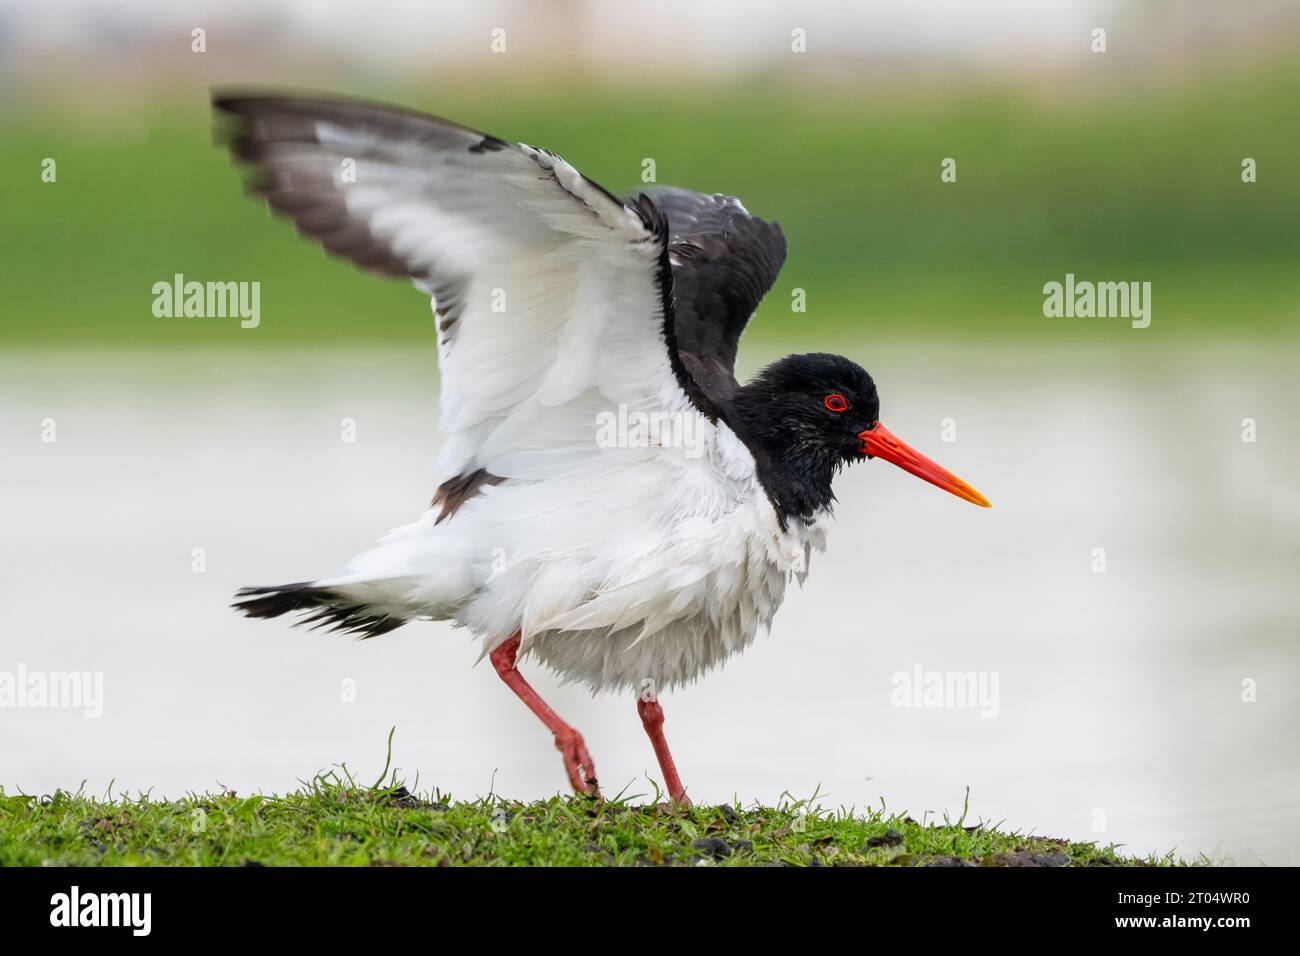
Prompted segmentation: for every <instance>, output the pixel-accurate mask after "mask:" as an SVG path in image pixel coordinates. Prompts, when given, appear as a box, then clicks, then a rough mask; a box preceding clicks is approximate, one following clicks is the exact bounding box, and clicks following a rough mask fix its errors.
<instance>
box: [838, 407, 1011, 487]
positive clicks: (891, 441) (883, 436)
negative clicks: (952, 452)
mask: <svg viewBox="0 0 1300 956" xmlns="http://www.w3.org/2000/svg"><path fill="white" fill-rule="evenodd" d="M858 437H859V438H861V439H862V453H863V454H864V455H866V456H867V457H868V458H883V459H885V461H887V462H891V463H892V464H895V465H897V466H898V467H899V468H902V469H903V471H907V472H911V473H912V474H913V475H916V477H918V478H920V479H922V480H924V481H928V482H929V483H930V484H932V485H934V486H935V487H937V488H942V489H943V490H944V491H948V492H951V493H952V494H954V495H956V496H957V497H958V498H965V499H966V500H967V501H969V502H971V503H972V504H977V505H979V506H980V507H981V508H991V507H993V506H992V505H990V504H989V501H988V499H987V498H985V497H984V496H983V495H982V494H980V493H979V492H978V491H976V490H975V489H974V488H972V487H971V486H970V485H968V484H966V482H964V481H962V480H961V479H960V478H958V477H957V476H956V475H954V474H953V473H952V472H951V471H948V470H947V469H946V468H943V467H941V466H939V465H937V464H935V463H934V462H932V461H931V460H930V459H929V458H926V457H925V456H924V455H922V454H921V453H920V452H919V451H917V450H916V449H915V448H912V447H911V446H910V445H908V444H907V443H906V442H902V441H899V440H898V439H897V438H895V437H894V435H893V434H892V433H891V432H890V431H889V429H888V428H886V427H885V426H884V425H882V424H880V422H876V424H875V425H873V426H872V427H870V428H868V429H867V430H866V431H864V432H859V433H858Z"/></svg>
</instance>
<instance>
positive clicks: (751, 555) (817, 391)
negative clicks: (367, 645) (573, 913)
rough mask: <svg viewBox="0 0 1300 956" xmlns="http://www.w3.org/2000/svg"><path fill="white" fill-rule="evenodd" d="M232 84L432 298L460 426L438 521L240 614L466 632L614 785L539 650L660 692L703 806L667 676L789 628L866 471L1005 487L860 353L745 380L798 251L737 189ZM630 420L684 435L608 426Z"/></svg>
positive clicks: (246, 591) (266, 149) (251, 142)
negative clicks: (938, 443)
mask: <svg viewBox="0 0 1300 956" xmlns="http://www.w3.org/2000/svg"><path fill="white" fill-rule="evenodd" d="M213 102H214V106H215V108H216V110H217V111H218V119H219V129H220V130H221V131H222V132H223V134H224V136H225V138H226V141H227V142H228V144H229V146H230V149H231V150H232V152H233V154H234V156H235V158H236V160H237V161H238V162H240V163H242V164H245V165H246V167H247V168H248V170H249V172H248V178H247V184H248V186H249V188H250V189H251V191H252V192H254V193H256V194H258V195H260V196H261V197H263V198H264V199H265V201H266V203H267V204H268V205H269V207H270V208H271V209H272V210H273V211H275V212H277V213H281V214H283V215H285V216H287V217H289V218H290V219H291V220H293V222H294V223H295V225H296V226H297V228H298V230H299V231H300V232H302V233H304V234H306V235H308V236H310V237H313V238H315V239H316V240H317V241H318V242H319V243H320V244H321V245H322V246H324V248H325V249H326V250H328V251H329V252H331V253H334V254H335V255H338V256H341V257H343V258H345V259H349V260H351V261H352V262H353V263H355V264H356V265H358V266H361V267H362V268H365V269H368V270H370V271H372V272H377V273H381V274H383V275H388V276H397V277H401V278H406V279H409V280H412V281H413V282H414V283H415V285H416V286H417V287H418V288H419V289H421V290H422V291H423V292H425V293H426V294H428V295H430V296H431V297H432V300H433V310H434V313H435V314H436V317H437V319H436V324H437V338H438V341H437V346H438V362H439V367H440V388H441V398H440V427H441V431H442V432H443V435H444V442H443V445H442V449H441V454H440V458H439V472H440V475H439V481H440V484H438V486H437V491H436V493H435V494H434V495H433V500H432V503H431V507H430V508H429V510H428V511H425V512H424V513H423V514H422V515H421V516H420V517H419V518H418V519H417V520H416V521H415V522H414V523H412V524H409V525H406V526H404V527H401V528H398V529H396V530H395V531H392V532H391V533H389V534H388V535H387V537H385V538H383V539H382V540H381V541H380V542H379V543H378V544H377V545H376V546H375V547H374V548H372V549H371V550H368V551H365V552H363V553H362V554H360V555H358V556H357V557H355V558H353V559H352V560H351V561H350V562H349V563H348V564H347V565H346V566H345V568H344V570H343V572H342V573H340V574H337V575H335V576H333V577H326V578H322V579H319V580H314V581H308V582H302V583H296V584H283V585H279V586H277V587H250V588H243V589H241V590H240V591H239V592H238V594H237V595H236V597H237V603H236V604H235V605H234V606H235V607H236V608H238V609H239V610H240V611H242V612H244V613H245V614H247V615H249V616H250V617H258V618H271V617H278V616H280V615H282V614H286V613H289V612H302V613H303V616H302V618H301V621H300V623H307V624H311V625H314V626H316V627H327V628H329V629H331V630H335V631H343V632H346V633H352V634H356V635H360V636H362V637H375V636H377V635H380V634H384V633H386V632H388V631H391V630H393V629H394V628H396V627H400V626H401V625H403V624H405V623H406V622H408V621H411V620H416V619H422V620H450V621H453V622H455V623H456V624H458V625H463V626H465V627H467V628H469V629H470V631H472V632H473V633H474V634H475V635H476V636H477V637H479V638H480V639H481V641H482V647H483V654H484V655H486V656H487V657H488V658H489V659H490V660H491V662H492V665H493V667H494V668H495V669H496V671H497V673H498V674H499V675H500V677H501V679H502V680H503V681H504V682H505V683H506V685H507V686H508V687H509V688H510V689H511V690H512V691H514V693H515V694H516V695H518V697H519V698H520V699H521V700H522V701H523V702H524V703H525V704H526V705H527V706H528V707H529V709H530V710H532V711H533V713H534V714H536V715H537V716H538V717H539V718H541V720H542V721H543V722H544V723H545V724H546V726H547V727H548V728H549V729H550V731H551V732H552V733H553V734H554V735H555V743H556V746H557V747H558V749H559V750H560V752H561V754H562V755H563V758H564V766H565V769H566V771H567V772H568V776H569V781H570V783H571V784H572V786H573V788H574V789H575V790H577V791H578V792H580V793H592V794H596V793H598V792H599V791H598V787H597V782H596V768H595V765H594V764H593V762H592V759H591V756H590V754H588V752H587V748H586V745H585V743H584V742H583V739H582V736H581V735H580V734H579V733H578V732H577V731H576V730H574V729H573V728H572V727H570V726H569V725H568V724H567V723H565V722H564V721H563V720H562V719H561V718H560V717H559V715H557V714H556V713H555V711H553V710H552V709H551V708H550V707H549V706H548V705H547V704H546V703H545V702H544V701H543V700H542V699H541V698H540V697H539V696H538V695H537V693H536V692H535V691H534V690H533V688H532V687H530V686H529V684H528V682H527V681H526V680H525V679H524V677H523V675H522V674H521V673H520V672H519V670H518V667H517V662H518V659H519V658H520V657H531V658H533V659H534V660H536V661H538V662H540V663H541V664H543V665H546V666H548V667H550V668H551V669H553V670H554V671H555V672H556V673H558V674H559V675H561V676H562V677H563V678H564V679H567V680H573V681H580V682H582V683H585V684H586V685H588V686H589V687H590V688H591V689H592V691H593V692H595V691H602V690H612V689H633V690H635V691H636V692H637V693H636V696H637V709H638V711H639V713H640V717H641V720H642V722H643V724H644V726H645V729H646V732H647V733H648V734H649V737H650V740H651V743H652V745H653V747H654V751H655V756H656V758H657V759H658V761H659V764H660V769H661V770H662V772H663V775H664V778H665V783H666V785H667V788H668V790H669V793H670V795H671V797H672V799H673V800H675V801H681V802H687V797H686V792H685V789H684V788H683V786H682V783H681V780H680V778H679V777H678V774H677V770H676V768H675V766H674V764H673V759H672V756H671V754H670V753H669V750H668V745H667V742H666V740H665V738H664V734H663V722H664V716H663V710H662V708H661V707H660V704H659V702H658V700H657V698H656V693H657V691H658V690H661V689H663V688H669V687H672V686H674V685H677V684H681V683H682V682H686V681H691V680H693V679H695V678H697V677H698V676H700V675H701V674H703V673H704V672H706V671H708V670H709V669H710V668H712V667H714V666H717V665H719V664H721V663H722V662H723V661H724V660H726V659H727V658H728V657H730V656H731V655H733V654H736V653H738V652H739V651H741V650H742V649H744V648H745V647H746V646H747V645H748V644H749V643H750V642H751V641H752V640H753V639H754V636H755V633H756V632H757V630H758V629H759V627H760V626H762V627H764V628H766V627H769V626H770V624H771V621H772V617H773V615H774V614H775V612H776V609H777V607H778V606H779V605H780V604H781V601H782V598H783V596H784V593H785V589H786V584H787V582H788V580H789V579H790V578H791V577H795V578H797V579H798V580H799V581H800V582H801V583H802V581H803V578H804V576H805V575H806V574H807V573H808V563H809V558H810V555H811V553H812V551H813V550H814V549H817V550H821V549H822V547H823V541H824V535H825V529H826V523H827V519H828V518H829V517H830V514H831V508H832V505H833V503H834V501H835V496H834V495H833V494H832V492H831V482H832V479H833V478H834V476H835V475H836V473H837V472H838V471H839V470H840V469H841V468H842V467H844V466H845V465H849V464H853V463H854V462H858V461H863V460H866V459H869V458H873V457H874V458H883V459H885V460H886V461H889V462H892V463H893V464H895V465H898V466H899V467H901V468H903V469H904V470H906V471H908V472H911V473H912V474H913V475H916V476H917V477H919V478H922V479H924V480H925V481H928V482H931V483H932V484H934V485H937V486H938V487H940V488H943V489H944V490H946V491H949V492H952V493H953V494H955V495H957V496H958V497H960V498H964V499H965V500H967V501H970V502H973V503H975V504H977V505H980V506H983V507H987V506H988V502H987V501H986V500H985V499H984V497H983V496H982V495H980V494H979V493H978V492H977V491H975V489H974V488H972V487H971V486H970V485H968V484H966V483H965V482H963V481H961V480H960V479H958V478H957V477H956V476H954V475H952V474H950V473H949V472H948V471H945V470H944V469H943V468H941V467H939V466H938V465H937V464H935V463H934V462H932V461H930V460H929V459H928V458H926V457H925V456H924V455H921V454H920V453H919V452H916V451H914V450H913V449H912V448H910V447H908V446H907V445H906V444H904V443H903V442H902V441H900V440H899V439H898V438H896V437H894V436H893V435H892V434H890V432H889V431H888V430H887V429H886V428H885V427H884V426H883V425H882V424H880V421H879V420H878V412H879V409H880V400H879V398H878V396H877V393H876V386H875V384H874V383H873V382H872V380H871V376H870V375H868V374H867V373H866V371H864V370H863V369H862V368H861V367H860V366H858V365H857V364H855V363H854V362H851V361H850V360H848V359H847V358H843V357H841V356H838V355H827V354H810V355H792V356H789V357H787V358H784V359H781V360H780V361H778V362H776V363H774V364H772V365H770V366H768V367H767V368H765V369H763V371H761V372H760V373H758V375H757V376H755V377H754V379H753V380H752V381H750V382H748V383H746V384H744V385H740V384H739V383H738V382H737V381H736V379H735V377H734V368H735V362H736V349H737V345H738V342H739V339H740V335H741V333H742V332H743V331H744V329H745V326H746V324H747V323H748V322H749V319H750V317H751V315H752V314H753V312H754V310H755V308H756V307H757V306H758V303H759V300H760V299H761V298H762V297H763V295H764V294H765V293H766V292H767V291H768V289H769V288H771V286H772V283H773V282H774V281H775V279H776V275H777V271H778V270H779V269H780V268H781V264H782V262H783V261H784V259H785V254H786V243H785V237H784V235H783V234H782V232H781V229H780V227H779V226H778V225H777V224H776V223H768V222H765V221H763V220H762V219H759V218H757V217H755V216H751V215H750V214H749V213H748V212H747V211H746V209H745V207H744V206H742V205H741V204H740V202H739V200H737V199H735V198H733V197H731V196H724V195H721V194H713V195H704V194H702V193H696V192H690V191H688V190H684V189H676V188H672V187H666V186H654V187H651V188H648V189H646V190H644V191H643V192H641V193H640V194H638V195H636V196H635V197H633V198H629V199H620V198H618V197H617V196H615V195H614V194H613V193H611V192H609V191H608V190H606V189H604V188H603V187H601V186H599V185H597V184H596V183H594V182H592V181H591V180H590V179H587V178H586V177H585V176H583V175H582V174H581V173H579V172H578V171H577V170H576V169H574V168H573V167H572V166H570V165H569V164H568V163H566V162H565V161H564V160H562V159H561V158H560V157H558V156H556V155H555V154H554V153H551V152H548V151H547V150H545V149H539V148H537V147H533V146H527V145H524V144H522V143H511V142H507V141H506V140H503V139H498V138H497V137H495V136H490V135H486V134H483V133H479V132H475V131H474V130H471V129H468V128H466V127H464V126H459V125H457V124H455V123H450V122H447V121H445V120H441V119H437V118H435V117H433V116H427V115H425V114H422V113H417V112H411V111H408V110H404V109H399V108H394V107H391V106H384V105H378V104H371V103H365V102H359V101H350V100H343V99H333V98H304V97H286V96H275V95H228V96H227V95H218V96H216V97H215V98H214V101H213ZM611 416H616V417H615V418H611ZM611 420H616V421H618V422H629V421H633V420H635V421H636V422H638V423H646V422H649V423H651V425H653V424H654V423H656V422H658V423H660V424H661V425H662V424H664V423H671V424H672V425H673V426H674V427H672V428H653V427H652V428H649V429H648V430H646V429H642V430H641V432H642V433H640V434H636V435H634V434H632V433H631V432H632V431H634V430H633V429H624V431H623V432H622V433H620V432H619V430H618V429H617V428H616V429H614V436H613V438H612V439H611V438H610V435H609V434H608V433H606V434H605V435H604V437H603V439H598V437H597V435H598V429H599V428H600V425H601V423H602V422H604V423H606V424H608V422H609V421H611ZM682 436H689V437H690V438H691V439H692V440H691V441H685V440H681V438H682Z"/></svg>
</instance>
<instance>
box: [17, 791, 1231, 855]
mask: <svg viewBox="0 0 1300 956" xmlns="http://www.w3.org/2000/svg"><path fill="white" fill-rule="evenodd" d="M1201 862H1205V861H1201ZM1180 864H1181V861H1179V860H1178V859H1177V858H1176V857H1174V855H1173V854H1172V853H1171V854H1168V855H1166V856H1163V857H1158V858H1157V857H1150V858H1145V859H1138V858H1132V857H1126V856H1124V855H1122V854H1121V853H1120V852H1119V850H1118V848H1117V847H1115V846H1113V845H1111V846H1098V845H1096V844H1093V843H1071V842H1068V841H1066V840H1058V839H1052V838H1049V837H1040V836H1029V835H1026V834H1022V833H1017V832H1008V831H1006V830H1003V829H1000V828H999V827H997V826H989V825H986V824H968V822H967V821H966V819H965V815H964V814H963V817H962V818H961V819H958V820H955V821H951V820H947V819H944V820H942V821H931V822H926V821H917V820H914V819H913V818H912V817H911V816H909V815H907V814H905V813H904V814H897V813H890V812H888V811H886V810H885V809H884V808H883V807H882V808H881V809H880V810H870V811H865V812H855V811H852V810H849V809H839V810H827V809H825V808H823V807H821V806H820V805H819V804H818V803H817V799H816V797H815V796H814V797H813V798H812V799H810V800H796V799H794V798H787V799H784V800H782V801H781V803H780V804H779V805H778V806H775V807H763V806H751V807H747V808H746V807H739V806H731V805H723V806H697V807H691V808H688V809H683V808H680V807H675V806H672V805H669V804H667V803H662V802H660V801H659V800H658V794H655V795H654V797H653V798H652V799H650V800H649V801H648V802H638V800H637V798H631V797H626V796H619V797H615V798H611V799H604V800H593V799H589V798H584V797H558V796H557V797H552V798H551V799H550V800H544V801H539V802H535V803H520V802H518V801H514V800H508V799H504V798H501V797H497V796H488V797H482V798H478V799H473V800H455V799H453V798H452V797H451V796H450V795H447V794H442V793H440V792H438V791H436V790H435V791H433V792H432V793H428V794H424V795H416V794H412V793H411V792H409V791H408V790H407V788H406V787H405V786H404V785H402V784H400V783H399V782H397V780H396V779H395V778H394V779H390V780H389V781H388V783H387V784H386V785H384V786H380V787H365V786H361V785H358V784H357V782H356V781H355V780H354V779H353V778H352V776H351V774H350V773H348V771H347V769H346V768H345V767H344V768H341V769H339V770H333V771H329V772H326V773H322V774H319V775H317V776H316V777H314V778H313V779H312V780H310V781H307V782H305V783H304V784H303V786H302V787H301V788H300V789H299V790H297V791H295V792H293V793H288V794H284V795H283V796H265V795H256V796H240V795H238V794H236V793H233V792H228V793H216V794H203V795H190V796H187V797H185V798H184V799H180V800H165V801H164V800H152V799H150V798H149V797H148V796H147V795H140V796H139V797H137V798H135V799H130V798H122V797H118V798H116V799H103V800H100V799H95V798H92V797H89V796H86V795H85V794H83V793H80V792H78V793H67V792H64V791H59V792H56V793H54V794H52V795H49V796H45V797H31V796H23V795H18V796H13V795H5V794H4V792H3V790H0V866H703V865H707V866H1173V865H1180Z"/></svg>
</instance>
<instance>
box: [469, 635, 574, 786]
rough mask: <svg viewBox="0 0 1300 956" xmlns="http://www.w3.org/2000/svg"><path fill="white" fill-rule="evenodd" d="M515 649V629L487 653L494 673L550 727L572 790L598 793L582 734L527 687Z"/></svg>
mask: <svg viewBox="0 0 1300 956" xmlns="http://www.w3.org/2000/svg"><path fill="white" fill-rule="evenodd" d="M518 650H519V632H518V631H516V632H515V633H514V635H513V636H511V638H510V639H509V640H508V641H506V642H505V643H504V644H502V645H501V646H500V647H498V648H497V649H496V650H494V651H493V652H492V653H491V654H490V655H488V656H489V657H490V658H491V660H492V666H493V667H495V668H496V671H497V674H499V675H500V676H501V679H502V680H503V681H505V682H506V686H507V687H509V688H510V689H511V690H512V691H514V692H515V695H516V696H517V697H518V698H519V699H520V700H522V701H523V702H524V703H525V704H527V705H528V709H529V710H531V711H532V712H533V713H534V714H536V715H537V716H538V717H540V718H541V720H542V723H544V724H545V725H546V726H547V727H548V728H550V731H551V733H553V734H555V747H556V749H557V750H559V751H560V754H561V755H562V756H563V757H564V769H565V770H566V771H567V772H568V774H569V783H571V784H572V785H573V789H574V790H576V791H577V792H578V793H589V794H592V795H594V796H597V797H598V796H600V788H599V785H598V784H597V783H596V765H595V764H594V763H592V762H591V757H590V756H589V755H588V753H587V745H586V744H585V743H584V742H583V740H582V734H580V733H578V732H577V731H576V730H574V729H573V728H572V727H570V726H569V725H568V724H566V723H565V722H564V721H563V720H561V719H560V715H559V714H557V713H556V712H555V711H553V710H551V707H550V705H549V704H547V703H546V701H544V700H542V698H541V697H539V696H538V695H537V691H535V690H533V689H532V687H530V686H529V684H528V681H526V680H524V677H523V675H522V674H520V673H519V671H518V669H517V668H516V667H515V654H516V653H517V652H518Z"/></svg>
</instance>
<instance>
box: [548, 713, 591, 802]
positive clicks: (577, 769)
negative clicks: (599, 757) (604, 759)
mask: <svg viewBox="0 0 1300 956" xmlns="http://www.w3.org/2000/svg"><path fill="white" fill-rule="evenodd" d="M555 749H556V750H558V751H559V752H560V756H562V757H563V758H564V769H565V771H566V772H567V773H568V775H569V783H570V784H571V785H572V786H573V789H574V790H575V791H576V792H577V793H583V794H588V795H590V796H593V797H599V796H600V784H598V783H597V782H596V764H595V763H594V762H593V761H592V759H591V755H590V754H589V753H587V744H586V742H585V741H584V740H583V739H582V734H580V733H578V732H577V731H576V730H574V729H572V728H569V729H567V730H562V731H560V732H559V733H557V734H556V735H555Z"/></svg>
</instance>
